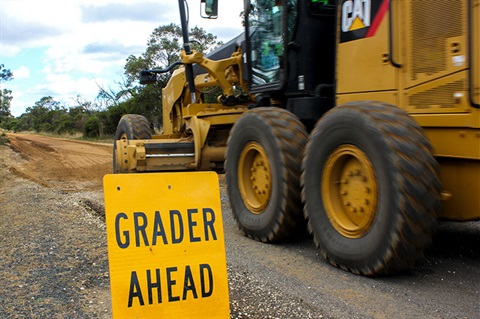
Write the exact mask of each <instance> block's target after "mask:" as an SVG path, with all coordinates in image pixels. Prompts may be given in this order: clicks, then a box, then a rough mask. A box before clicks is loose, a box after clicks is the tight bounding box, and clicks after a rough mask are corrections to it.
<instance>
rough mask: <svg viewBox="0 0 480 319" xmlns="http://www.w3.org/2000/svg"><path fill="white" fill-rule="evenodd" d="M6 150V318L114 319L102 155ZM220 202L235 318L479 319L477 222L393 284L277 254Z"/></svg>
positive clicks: (30, 145)
mask: <svg viewBox="0 0 480 319" xmlns="http://www.w3.org/2000/svg"><path fill="white" fill-rule="evenodd" d="M12 142H15V146H16V147H15V149H16V150H17V151H15V152H14V151H12V150H11V149H10V148H8V147H6V146H0V212H1V214H0V256H1V259H0V276H1V277H0V278H2V279H3V280H2V285H1V286H0V319H3V318H7V319H9V318H110V317H111V301H110V288H109V277H108V258H107V241H106V231H105V222H104V208H103V207H104V205H103V192H102V189H101V179H102V177H103V175H104V174H107V173H109V172H110V171H111V165H109V161H111V151H109V147H108V146H105V145H98V146H92V145H87V144H86V143H79V142H71V143H69V142H67V141H65V140H56V139H49V138H45V137H39V136H25V135H17V136H15V137H13V138H12ZM220 189H221V203H222V213H223V222H224V232H225V246H226V252H227V264H228V280H229V294H230V310H231V318H258V319H260V318H279V319H284V318H332V319H333V318H334V319H343V318H348V319H357V318H358V319H370V318H373V319H412V318H428V319H431V318H435V319H465V318H468V319H478V318H480V267H479V265H480V235H479V234H480V222H468V223H441V226H440V229H439V232H438V234H437V235H436V236H435V238H434V244H433V246H432V247H431V248H430V250H429V251H428V252H427V255H426V258H425V259H424V260H423V261H422V262H421V263H420V264H419V265H418V266H417V267H415V268H414V269H412V270H411V271H409V272H406V273H405V274H401V275H398V276H392V277H377V278H367V277H361V276H355V275H352V274H350V273H347V272H344V271H342V270H339V269H337V268H334V267H332V266H330V265H329V264H327V263H326V262H324V261H323V260H322V258H320V257H319V255H318V251H317V250H316V249H315V248H314V245H313V243H312V241H311V239H309V238H306V239H303V240H300V241H298V242H293V243H284V244H281V245H280V244H279V245H270V244H264V243H259V242H256V241H253V240H251V239H249V238H246V237H245V236H243V234H242V233H241V232H240V231H239V229H238V227H237V226H236V224H235V222H234V220H233V218H232V214H231V209H230V207H229V205H228V198H227V196H226V193H225V185H224V180H223V176H221V175H220Z"/></svg>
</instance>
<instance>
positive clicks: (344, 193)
mask: <svg viewBox="0 0 480 319" xmlns="http://www.w3.org/2000/svg"><path fill="white" fill-rule="evenodd" d="M347 194H348V193H347V191H345V190H343V191H341V192H340V195H342V196H347Z"/></svg>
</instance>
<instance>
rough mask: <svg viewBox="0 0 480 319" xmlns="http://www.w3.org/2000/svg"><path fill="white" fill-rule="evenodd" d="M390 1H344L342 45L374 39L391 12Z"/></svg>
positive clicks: (341, 26)
mask: <svg viewBox="0 0 480 319" xmlns="http://www.w3.org/2000/svg"><path fill="white" fill-rule="evenodd" d="M389 3H390V2H389V0H343V3H342V9H341V14H342V19H341V21H340V24H341V25H340V29H341V31H342V32H340V43H343V42H349V41H354V40H359V39H363V38H369V37H373V36H374V35H375V34H376V32H377V30H378V28H379V26H380V25H381V24H382V21H383V17H385V15H386V14H387V12H388V10H389Z"/></svg>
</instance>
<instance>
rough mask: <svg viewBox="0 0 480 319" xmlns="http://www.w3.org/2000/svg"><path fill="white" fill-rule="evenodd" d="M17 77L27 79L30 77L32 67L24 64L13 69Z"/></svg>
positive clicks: (14, 75)
mask: <svg viewBox="0 0 480 319" xmlns="http://www.w3.org/2000/svg"><path fill="white" fill-rule="evenodd" d="M12 73H13V77H14V78H15V79H17V80H18V79H25V78H28V77H30V69H29V68H28V67H26V66H24V65H22V66H21V67H19V68H18V69H15V70H13V71H12Z"/></svg>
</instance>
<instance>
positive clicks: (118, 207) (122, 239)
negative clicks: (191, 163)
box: [104, 172, 230, 318]
mask: <svg viewBox="0 0 480 319" xmlns="http://www.w3.org/2000/svg"><path fill="white" fill-rule="evenodd" d="M104 192H105V209H106V224H107V236H108V254H109V263H110V283H111V292H112V313H113V318H229V316H230V310H229V298H228V280H227V269H226V255H225V244H224V235H223V224H222V211H221V206H220V190H219V185H218V176H217V174H216V173H214V172H190V173H152V174H116V175H106V176H105V178H104ZM149 277H150V279H149ZM149 285H150V288H149ZM158 287H160V289H158Z"/></svg>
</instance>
